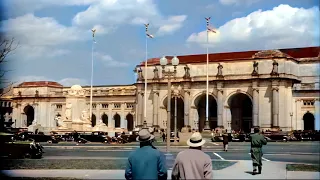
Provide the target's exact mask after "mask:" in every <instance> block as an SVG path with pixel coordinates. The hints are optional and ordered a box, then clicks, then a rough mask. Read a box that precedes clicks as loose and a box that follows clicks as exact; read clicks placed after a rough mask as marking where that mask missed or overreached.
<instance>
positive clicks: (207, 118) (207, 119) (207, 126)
mask: <svg viewBox="0 0 320 180" xmlns="http://www.w3.org/2000/svg"><path fill="white" fill-rule="evenodd" d="M205 19H206V22H207V78H206V84H207V88H206V121H205V125H204V130H210V126H209V32H214V33H216V32H215V31H214V30H213V29H212V28H210V22H209V21H210V19H211V17H207V18H205Z"/></svg>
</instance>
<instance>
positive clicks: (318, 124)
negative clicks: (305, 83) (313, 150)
mask: <svg viewBox="0 0 320 180" xmlns="http://www.w3.org/2000/svg"><path fill="white" fill-rule="evenodd" d="M314 104H315V130H318V131H319V130H320V109H319V108H320V102H319V98H317V99H315V102H314Z"/></svg>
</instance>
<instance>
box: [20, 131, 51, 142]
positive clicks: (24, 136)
mask: <svg viewBox="0 0 320 180" xmlns="http://www.w3.org/2000/svg"><path fill="white" fill-rule="evenodd" d="M15 138H16V139H17V140H22V141H25V140H28V139H33V140H35V141H36V142H48V141H52V136H50V135H44V134H43V133H39V134H34V133H33V132H30V131H24V132H20V133H18V134H17V135H16V136H15Z"/></svg>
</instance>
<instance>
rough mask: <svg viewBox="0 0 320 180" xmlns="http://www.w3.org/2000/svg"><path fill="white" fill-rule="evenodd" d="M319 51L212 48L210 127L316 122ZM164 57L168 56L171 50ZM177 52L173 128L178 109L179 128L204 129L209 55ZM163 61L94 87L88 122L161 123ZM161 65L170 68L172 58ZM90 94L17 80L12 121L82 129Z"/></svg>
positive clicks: (118, 127) (296, 126)
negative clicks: (119, 82) (122, 80)
mask: <svg viewBox="0 0 320 180" xmlns="http://www.w3.org/2000/svg"><path fill="white" fill-rule="evenodd" d="M319 52H320V48H319V47H309V48H299V49H281V50H266V51H249V52H235V53H220V54H210V55H209V72H208V77H209V96H208V99H209V101H208V104H209V107H208V109H209V113H208V115H209V116H208V121H209V125H210V128H211V129H215V128H217V127H219V128H224V129H228V130H236V131H241V130H242V131H250V130H251V128H252V127H255V126H257V127H261V128H263V129H272V128H280V129H282V130H283V131H287V130H303V129H317V130H319V129H320V119H319V92H320V88H319V75H320V74H319V72H320V68H319V62H320V59H319ZM167 58H168V59H169V62H170V59H171V58H172V57H167ZM178 58H179V60H180V64H179V65H178V66H177V67H176V74H175V77H174V78H172V79H171V83H172V88H170V91H172V92H171V93H172V100H171V118H170V119H171V128H173V127H174V126H173V123H172V122H173V121H174V117H176V118H177V128H178V130H181V129H182V127H185V126H190V127H191V128H192V129H199V130H200V131H202V129H203V128H204V124H205V120H206V69H207V66H206V55H192V56H178ZM162 69H163V67H162V66H160V64H159V59H158V58H153V59H150V60H149V61H148V68H147V69H145V68H144V63H141V64H140V65H138V66H137V67H136V69H135V71H136V72H138V79H137V82H136V83H135V84H134V85H127V86H95V87H93V106H92V113H93V114H94V116H93V118H92V119H95V123H92V122H90V123H91V124H90V123H89V125H88V124H87V125H86V127H88V128H89V129H90V128H91V130H95V128H94V127H96V126H98V124H99V126H101V125H102V126H106V127H108V128H107V129H105V130H108V131H123V130H126V129H128V128H129V130H132V129H133V128H134V127H141V126H142V125H143V123H144V120H146V123H147V126H149V127H156V128H166V127H167V120H168V118H167V102H168V100H167V95H168V78H167V77H164V76H163V73H162ZM165 69H166V70H168V69H170V70H171V71H172V72H173V70H174V68H173V67H172V66H167V67H165ZM146 71H148V73H147V74H148V76H145V72H146ZM145 79H147V90H146V92H147V93H146V94H145V89H144V85H145V84H144V83H145ZM145 98H146V99H145ZM89 100H90V87H81V86H79V85H75V86H72V87H62V86H61V85H59V84H57V83H54V82H50V83H49V82H28V83H22V84H20V85H19V86H17V87H15V88H14V89H13V95H12V107H13V113H12V119H14V120H16V127H28V126H32V125H36V124H40V125H41V126H42V127H43V128H44V129H45V131H49V130H56V129H59V128H60V129H68V130H72V129H79V130H84V129H85V128H84V127H83V125H81V127H82V128H80V127H78V126H76V122H82V123H84V122H87V120H88V114H89V102H90V101H89ZM145 100H146V105H145ZM175 102H176V103H175ZM175 104H177V108H176V109H177V111H175ZM28 105H29V106H28ZM26 107H32V108H31V109H33V111H34V113H33V114H34V117H29V118H28V117H27V115H26V111H27V109H26ZM144 108H146V109H144ZM145 110H146V117H144V112H145ZM31 111H32V110H31ZM175 112H176V113H175ZM94 117H95V118H94ZM106 117H107V120H106ZM115 119H116V120H115ZM119 119H120V120H119ZM127 119H130V120H127ZM31 120H32V121H31ZM89 121H90V119H89ZM129 121H130V122H129ZM57 122H58V123H57ZM59 122H60V124H59ZM57 125H59V126H57ZM89 126H90V127H89ZM89 129H86V130H89Z"/></svg>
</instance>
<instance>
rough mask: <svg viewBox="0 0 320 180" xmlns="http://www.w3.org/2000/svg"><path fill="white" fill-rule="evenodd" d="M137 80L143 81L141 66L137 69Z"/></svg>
mask: <svg viewBox="0 0 320 180" xmlns="http://www.w3.org/2000/svg"><path fill="white" fill-rule="evenodd" d="M138 81H143V75H142V69H141V67H140V68H139V69H138Z"/></svg>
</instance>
